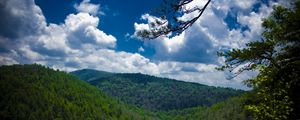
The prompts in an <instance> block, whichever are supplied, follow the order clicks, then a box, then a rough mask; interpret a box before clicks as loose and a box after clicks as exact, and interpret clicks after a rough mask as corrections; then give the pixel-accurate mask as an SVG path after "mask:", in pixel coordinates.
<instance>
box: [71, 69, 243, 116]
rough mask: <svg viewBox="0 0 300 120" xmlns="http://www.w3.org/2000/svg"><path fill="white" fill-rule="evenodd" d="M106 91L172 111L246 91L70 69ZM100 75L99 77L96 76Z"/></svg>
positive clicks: (208, 103)
mask: <svg viewBox="0 0 300 120" xmlns="http://www.w3.org/2000/svg"><path fill="white" fill-rule="evenodd" d="M71 74H74V75H75V76H78V77H79V78H81V79H83V80H86V81H88V82H89V83H90V84H91V85H94V86H96V87H97V88H99V89H101V90H102V91H103V92H105V93H107V94H109V95H112V96H115V97H117V98H119V99H120V100H122V101H124V102H126V103H129V104H133V105H137V106H139V107H142V108H146V109H149V110H173V109H177V110H179V109H184V108H190V107H196V106H211V105H213V104H215V103H218V102H221V101H224V100H226V99H228V98H230V97H233V96H238V95H241V94H242V93H244V91H242V90H235V89H231V88H221V87H211V86H206V85H202V84H197V83H190V82H183V81H177V80H173V79H167V78H159V77H154V76H149V75H144V74H140V73H122V74H121V73H115V74H112V73H107V72H105V74H104V75H103V72H102V71H99V72H97V71H95V70H86V69H84V70H79V71H74V72H71ZM96 78H97V79H96Z"/></svg>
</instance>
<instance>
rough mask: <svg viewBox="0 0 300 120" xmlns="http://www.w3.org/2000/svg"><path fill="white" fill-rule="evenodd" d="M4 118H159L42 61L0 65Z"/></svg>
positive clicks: (0, 104)
mask: <svg viewBox="0 0 300 120" xmlns="http://www.w3.org/2000/svg"><path fill="white" fill-rule="evenodd" d="M0 83H1V84H0V91H1V94H0V100H1V102H0V119H1V120H6V119H20V120H22V119H38V120H45V119H73V120H84V119H130V120H132V119H156V118H154V117H150V116H153V115H150V112H146V111H144V110H141V109H139V108H136V107H133V106H128V105H126V104H124V103H122V102H120V101H118V100H115V99H113V98H112V97H110V96H108V95H105V94H104V93H103V92H101V91H99V89H97V88H96V87H94V86H91V85H89V84H87V83H86V82H84V81H81V80H79V79H77V78H76V77H74V76H72V75H69V74H66V73H65V72H60V71H54V70H52V69H50V68H45V67H43V66H41V65H13V66H1V67H0Z"/></svg>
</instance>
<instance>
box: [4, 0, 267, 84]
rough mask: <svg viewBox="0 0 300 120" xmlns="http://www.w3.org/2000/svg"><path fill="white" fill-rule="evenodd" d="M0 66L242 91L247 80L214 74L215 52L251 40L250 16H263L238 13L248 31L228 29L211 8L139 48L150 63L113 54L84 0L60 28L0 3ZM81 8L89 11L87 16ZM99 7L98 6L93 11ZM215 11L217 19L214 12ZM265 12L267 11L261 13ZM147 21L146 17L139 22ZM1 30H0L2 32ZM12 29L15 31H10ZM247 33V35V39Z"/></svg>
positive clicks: (15, 2) (111, 42) (11, 0)
mask: <svg viewBox="0 0 300 120" xmlns="http://www.w3.org/2000/svg"><path fill="white" fill-rule="evenodd" d="M0 4H1V6H3V7H1V8H0V15H1V16H4V17H3V19H0V24H1V28H0V65H4V64H16V63H20V64H24V63H39V64H43V65H47V66H49V67H53V68H56V69H60V70H65V71H72V70H77V69H82V68H91V69H98V70H105V71H110V72H131V73H137V72H140V73H144V74H150V75H155V76H161V77H169V78H174V79H179V80H184V81H191V82H197V83H202V84H207V85H213V86H223V87H235V88H242V89H246V87H245V86H244V85H242V84H241V81H242V80H244V79H247V78H249V77H251V75H253V74H252V73H251V74H244V75H242V76H240V78H237V79H234V80H231V81H228V80H225V78H226V76H227V75H228V73H226V72H220V71H216V70H215V69H214V68H215V67H216V66H218V64H217V63H220V61H222V59H221V58H219V59H218V58H217V56H215V54H214V52H216V51H217V50H219V49H223V47H224V48H226V47H227V48H232V47H237V48H239V47H241V46H242V44H243V42H242V41H239V40H242V39H244V38H245V36H247V35H248V36H255V34H256V33H255V34H254V31H251V30H252V29H256V30H260V29H258V27H259V26H254V25H253V24H254V23H253V22H251V21H252V19H251V17H252V16H254V17H263V16H265V14H267V13H263V12H259V13H253V14H244V13H240V14H238V15H239V20H238V21H239V22H240V23H243V25H246V26H248V27H249V29H250V30H248V31H242V30H240V29H233V30H229V29H228V27H227V25H226V23H225V22H224V21H223V18H224V17H226V14H228V13H226V12H224V11H221V10H222V9H229V8H221V7H222V6H217V4H213V5H212V7H209V9H208V10H207V11H206V12H205V13H206V14H205V15H204V16H203V17H202V18H201V19H200V20H199V21H197V22H196V24H195V25H194V26H192V27H191V28H190V29H188V30H187V31H185V32H184V33H182V34H180V35H179V36H176V37H172V38H166V37H160V38H158V39H156V40H153V41H149V42H145V46H143V47H140V48H139V51H140V52H143V51H144V50H145V49H144V47H150V46H151V47H154V48H155V49H156V52H157V53H156V55H155V56H154V58H156V59H149V58H146V57H144V56H142V55H141V54H139V53H128V52H125V51H116V50H114V48H116V46H117V44H116V43H117V39H116V38H115V37H114V36H113V35H109V34H107V33H105V32H104V31H103V30H101V29H99V27H98V25H99V22H100V20H101V19H100V18H98V17H96V16H95V15H96V14H95V11H97V12H99V5H96V7H95V6H94V7H91V6H90V5H92V6H93V5H94V4H91V3H90V1H89V0H84V1H83V2H81V3H80V4H79V5H75V8H77V11H78V13H73V14H69V15H68V16H66V19H65V21H64V22H63V23H61V24H53V23H47V22H46V19H45V17H44V15H43V13H42V11H41V9H40V8H39V7H38V6H37V5H36V4H35V3H34V1H33V0H26V1H19V0H7V1H5V2H1V3H0ZM80 6H81V7H80ZM82 6H88V7H87V9H86V11H84V10H80V9H83V7H82ZM97 6H98V7H97ZM217 8H218V10H220V11H221V12H224V13H221V12H220V11H219V12H218V14H217V11H218V10H215V9H217ZM265 9H269V8H268V7H267V6H265V8H263V7H262V8H261V11H265ZM246 16H249V17H246ZM143 19H145V20H151V16H150V15H145V16H144V17H143ZM2 26H3V27H2ZM147 27H148V25H146V24H138V23H135V28H136V29H142V28H147ZM11 28H14V29H11ZM246 32H248V34H246Z"/></svg>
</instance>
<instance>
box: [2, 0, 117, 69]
mask: <svg viewBox="0 0 300 120" xmlns="http://www.w3.org/2000/svg"><path fill="white" fill-rule="evenodd" d="M1 4H2V5H1V6H3V8H2V7H1V9H0V10H1V11H0V13H1V15H3V16H6V18H5V19H1V24H3V25H5V27H3V30H1V32H0V43H1V44H0V47H1V49H0V50H1V51H0V55H1V58H3V59H1V63H3V64H5V63H7V62H4V61H7V59H8V58H10V59H14V61H17V62H16V63H32V62H35V61H49V62H52V61H55V60H63V59H65V58H66V57H68V56H71V55H76V54H78V53H79V52H80V51H82V50H86V51H88V50H89V49H95V50H97V49H102V48H107V49H109V48H114V47H115V46H116V38H115V37H114V36H112V35H108V34H106V33H104V32H103V31H102V30H100V29H98V28H97V27H98V24H99V18H98V17H95V16H92V15H91V14H89V13H82V12H79V13H77V14H70V15H68V16H67V17H66V19H65V22H64V23H63V24H53V23H49V25H47V23H46V20H45V17H44V15H43V13H42V11H41V9H40V8H39V7H38V6H37V5H35V3H34V1H33V0H27V1H17V0H8V1H5V2H3V3H1ZM16 25H17V26H16ZM18 26H19V27H18ZM1 28H2V27H1ZM6 28H15V30H13V31H9V32H3V31H5V29H6ZM12 54H14V55H13V56H12ZM4 58H5V59H4Z"/></svg>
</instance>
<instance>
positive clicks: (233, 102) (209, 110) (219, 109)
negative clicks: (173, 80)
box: [166, 97, 251, 120]
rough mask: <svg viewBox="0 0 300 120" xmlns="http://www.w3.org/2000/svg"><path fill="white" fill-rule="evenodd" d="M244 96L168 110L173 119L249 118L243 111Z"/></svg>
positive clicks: (233, 119)
mask: <svg viewBox="0 0 300 120" xmlns="http://www.w3.org/2000/svg"><path fill="white" fill-rule="evenodd" d="M244 98H245V97H232V98H229V99H227V100H226V101H223V102H220V103H217V104H214V105H212V106H211V107H201V106H200V107H194V108H188V109H184V110H180V111H169V112H167V113H166V114H168V115H170V116H174V117H173V120H251V117H250V115H249V114H248V113H247V111H245V109H244V108H243V107H244V102H245V99H244Z"/></svg>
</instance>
